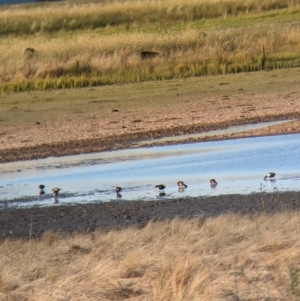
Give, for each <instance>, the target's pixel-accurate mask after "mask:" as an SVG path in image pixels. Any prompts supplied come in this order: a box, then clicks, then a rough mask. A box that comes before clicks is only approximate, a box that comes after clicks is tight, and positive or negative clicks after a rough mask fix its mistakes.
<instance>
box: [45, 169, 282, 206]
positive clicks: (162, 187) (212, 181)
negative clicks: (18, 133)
mask: <svg viewBox="0 0 300 301" xmlns="http://www.w3.org/2000/svg"><path fill="white" fill-rule="evenodd" d="M275 175H276V173H275V172H272V171H271V172H269V173H268V174H266V176H265V177H264V180H275ZM209 182H210V186H211V187H212V188H215V187H216V186H217V185H218V182H217V181H216V180H215V179H210V181H209ZM177 185H178V187H179V188H178V190H179V192H183V191H184V189H185V188H187V187H188V186H187V185H186V184H185V183H184V182H183V181H178V182H177ZM45 187H46V186H45V185H43V184H40V185H39V189H40V195H43V194H45V191H44V189H45ZM155 188H158V190H159V196H164V195H165V192H164V190H165V188H166V186H165V185H163V184H158V185H156V186H155ZM60 190H61V189H60V188H57V187H56V188H53V189H52V195H53V196H54V202H55V203H56V202H57V196H58V193H59V191H60ZM121 190H122V188H121V187H119V186H117V187H116V189H115V191H116V197H117V198H121V197H122V195H121V194H120V192H121Z"/></svg>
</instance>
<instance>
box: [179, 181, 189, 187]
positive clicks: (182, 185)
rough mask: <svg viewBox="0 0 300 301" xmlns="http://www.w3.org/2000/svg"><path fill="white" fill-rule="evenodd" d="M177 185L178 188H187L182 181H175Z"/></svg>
mask: <svg viewBox="0 0 300 301" xmlns="http://www.w3.org/2000/svg"><path fill="white" fill-rule="evenodd" d="M177 185H178V186H179V187H180V188H187V185H185V184H184V183H183V182H182V181H179V182H177Z"/></svg>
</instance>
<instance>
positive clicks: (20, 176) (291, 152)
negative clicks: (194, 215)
mask: <svg viewBox="0 0 300 301" xmlns="http://www.w3.org/2000/svg"><path fill="white" fill-rule="evenodd" d="M299 149H300V134H291V135H279V136H272V137H256V138H244V139H235V140H225V141H211V142H201V143H192V144H184V145H172V146H163V147H153V148H141V149H131V150H126V151H115V152H107V153H98V154H92V155H80V156H69V157H64V158H48V159H42V160H33V161H30V162H13V163H7V164H2V165H1V167H0V171H1V174H0V200H1V201H0V208H1V207H2V208H4V207H5V206H8V207H12V206H13V207H15V206H16V207H23V206H27V207H28V206H36V205H39V206H50V205H52V206H53V195H52V191H51V190H52V188H54V187H57V186H58V187H60V188H61V189H62V190H61V191H60V193H59V200H56V201H57V202H58V204H74V203H88V202H96V201H113V200H116V199H119V198H121V197H122V200H152V199H153V200H155V199H157V198H164V199H168V198H175V197H189V196H206V195H219V194H234V193H239V194H248V193H251V192H260V191H261V190H262V191H267V192H272V191H274V190H278V191H279V192H280V191H289V190H290V191H296V190H299V188H300V185H299V184H300V182H299V180H300V166H299V165H300V161H299V160H298V159H297V158H299ZM270 171H274V172H276V177H275V179H276V180H275V181H265V180H264V176H265V175H266V174H267V173H268V172H270ZM211 179H215V180H216V181H217V182H218V185H216V186H215V187H211V183H210V180H211ZM178 180H184V183H185V184H186V185H187V188H184V189H182V190H180V191H179V190H178V184H177V182H178ZM41 183H43V185H44V186H45V187H44V189H43V190H44V192H45V193H44V194H42V195H40V190H39V185H40V184H41ZM157 183H163V184H164V185H165V186H166V188H165V189H164V190H163V191H160V192H158V191H157V189H155V185H156V184H157ZM261 185H262V186H261ZM116 186H120V187H122V195H120V194H119V195H118V193H117V194H116V190H115V189H116ZM179 188H180V187H179ZM162 193H163V195H162Z"/></svg>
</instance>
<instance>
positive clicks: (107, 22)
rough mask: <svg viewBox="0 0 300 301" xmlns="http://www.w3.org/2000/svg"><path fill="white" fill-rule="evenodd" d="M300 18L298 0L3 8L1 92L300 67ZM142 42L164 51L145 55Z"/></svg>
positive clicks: (174, 0)
mask: <svg viewBox="0 0 300 301" xmlns="http://www.w3.org/2000/svg"><path fill="white" fill-rule="evenodd" d="M298 20H300V0H299V1H298V0H295V1H276V0H266V1H258V0H252V1H248V2H245V1H239V0H227V1H225V0H219V1H213V2H209V1H204V0H202V1H198V2H197V3H195V2H194V1H186V2H185V3H184V4H182V2H180V1H178V0H168V1H165V2H160V1H151V2H144V1H120V2H105V3H104V2H102V1H93V2H79V1H73V2H70V1H69V2H55V3H42V4H37V5H32V4H27V5H16V6H11V7H9V6H6V7H5V9H3V10H1V11H0V35H1V41H0V91H2V92H15V91H27V90H46V89H59V88H73V87H85V86H96V85H106V84H115V83H129V82H140V81H147V80H165V79H171V78H182V77H191V76H205V75H217V74H227V73H238V72H252V71H258V70H269V69H275V68H292V67H299V66H300V30H299V29H300V22H299V21H298ZM27 48H32V49H34V51H33V52H30V51H27V52H25V49H27ZM145 50H146V51H155V52H158V53H159V56H157V57H155V58H153V59H147V60H142V59H141V51H145Z"/></svg>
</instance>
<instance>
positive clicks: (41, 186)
mask: <svg viewBox="0 0 300 301" xmlns="http://www.w3.org/2000/svg"><path fill="white" fill-rule="evenodd" d="M44 188H45V185H43V184H40V185H39V189H40V195H43V194H45V191H44Z"/></svg>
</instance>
